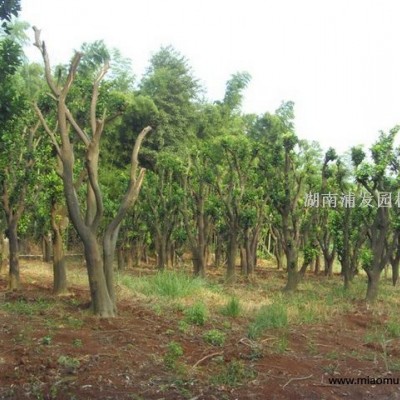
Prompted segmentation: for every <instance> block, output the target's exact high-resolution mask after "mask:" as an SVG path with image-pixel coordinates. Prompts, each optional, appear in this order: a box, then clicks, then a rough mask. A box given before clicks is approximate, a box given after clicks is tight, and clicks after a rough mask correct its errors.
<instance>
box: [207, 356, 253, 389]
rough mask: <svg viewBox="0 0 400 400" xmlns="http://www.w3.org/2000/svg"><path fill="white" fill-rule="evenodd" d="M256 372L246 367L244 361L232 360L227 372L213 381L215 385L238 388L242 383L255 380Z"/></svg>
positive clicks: (226, 369) (227, 366)
mask: <svg viewBox="0 0 400 400" xmlns="http://www.w3.org/2000/svg"><path fill="white" fill-rule="evenodd" d="M255 376H256V374H255V372H254V371H253V370H251V369H249V368H247V367H246V366H245V364H244V363H243V362H242V361H238V360H232V361H231V362H230V363H229V364H227V365H226V367H225V370H224V371H223V372H222V373H221V374H218V375H217V376H215V377H214V378H212V379H211V381H212V383H214V384H220V385H221V384H222V385H228V386H238V385H240V384H241V383H243V382H245V381H248V380H250V379H254V377H255Z"/></svg>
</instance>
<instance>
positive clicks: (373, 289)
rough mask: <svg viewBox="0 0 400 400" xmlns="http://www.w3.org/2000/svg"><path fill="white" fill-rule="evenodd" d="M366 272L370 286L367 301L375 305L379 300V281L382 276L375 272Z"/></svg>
mask: <svg viewBox="0 0 400 400" xmlns="http://www.w3.org/2000/svg"><path fill="white" fill-rule="evenodd" d="M366 272H367V276H368V286H367V295H366V298H365V300H366V301H367V302H368V303H373V302H375V301H376V299H377V298H378V290H379V280H380V276H381V274H380V272H377V271H375V270H367V271H366Z"/></svg>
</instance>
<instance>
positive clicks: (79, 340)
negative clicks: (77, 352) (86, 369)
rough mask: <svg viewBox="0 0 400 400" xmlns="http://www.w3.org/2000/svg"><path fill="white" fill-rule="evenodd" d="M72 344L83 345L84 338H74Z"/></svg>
mask: <svg viewBox="0 0 400 400" xmlns="http://www.w3.org/2000/svg"><path fill="white" fill-rule="evenodd" d="M72 345H73V346H74V347H82V346H83V343H82V340H81V339H74V340H73V341H72Z"/></svg>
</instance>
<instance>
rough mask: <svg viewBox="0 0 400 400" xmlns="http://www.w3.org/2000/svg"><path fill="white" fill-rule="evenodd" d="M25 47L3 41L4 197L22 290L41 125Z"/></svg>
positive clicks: (13, 274) (15, 276) (0, 161)
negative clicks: (23, 228) (23, 247)
mask: <svg viewBox="0 0 400 400" xmlns="http://www.w3.org/2000/svg"><path fill="white" fill-rule="evenodd" d="M21 64H22V49H21V45H20V44H19V43H17V42H16V41H14V40H12V39H11V38H10V37H5V38H4V37H2V38H1V41H0V196H1V201H2V208H3V211H4V214H5V216H6V221H7V236H8V239H9V259H10V270H9V279H10V281H9V286H10V288H11V289H17V288H18V287H19V281H20V278H19V261H18V252H19V250H18V224H19V222H20V220H21V217H22V214H23V212H24V209H25V207H26V202H27V198H28V196H29V193H28V192H29V190H30V189H31V187H32V183H33V179H34V174H33V173H32V168H33V165H34V151H35V149H36V147H37V144H38V140H37V138H35V134H36V131H37V129H38V127H39V125H38V124H37V123H36V122H35V119H34V116H33V113H32V112H31V108H30V105H29V98H28V90H27V88H28V86H29V85H27V83H26V82H25V81H24V78H23V76H22V74H21V73H20V72H21ZM10 160H12V162H10Z"/></svg>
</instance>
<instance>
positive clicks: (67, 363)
mask: <svg viewBox="0 0 400 400" xmlns="http://www.w3.org/2000/svg"><path fill="white" fill-rule="evenodd" d="M57 362H58V364H60V365H61V366H62V367H64V368H65V369H66V370H67V372H68V373H76V370H77V369H78V368H79V367H80V365H81V363H80V361H79V360H78V359H77V358H74V357H70V356H64V355H62V356H60V357H59V358H58V360H57Z"/></svg>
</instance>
